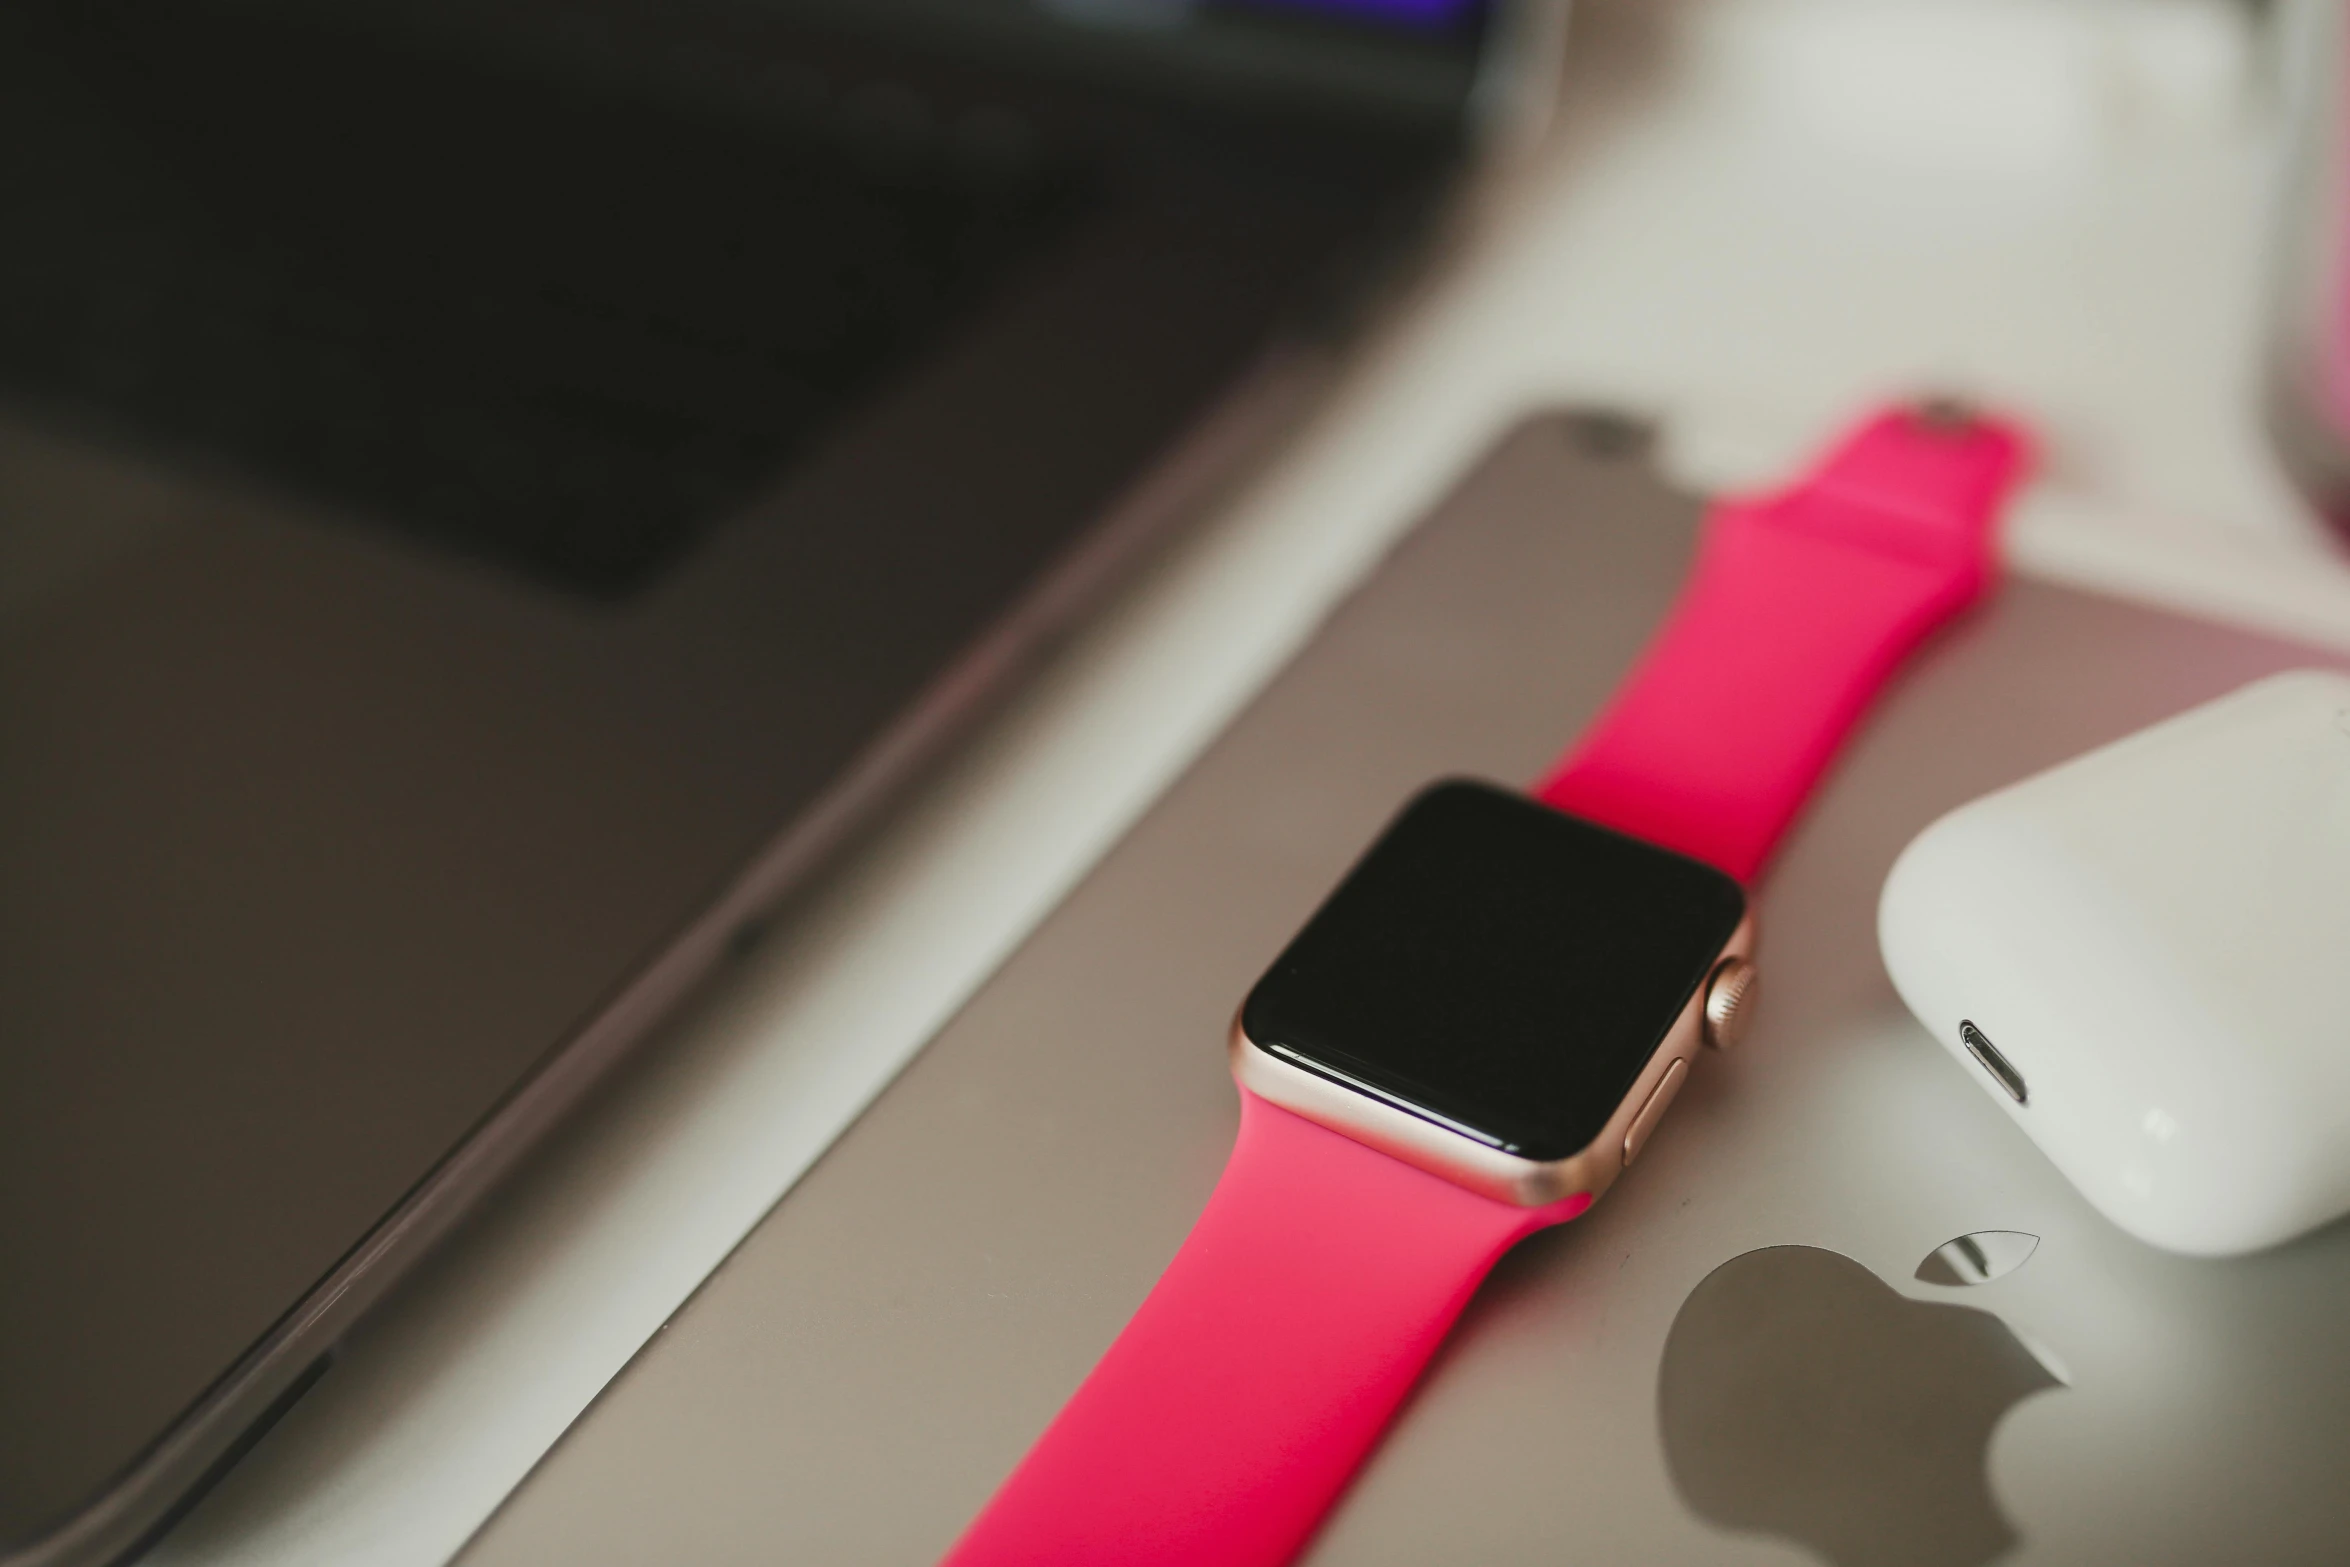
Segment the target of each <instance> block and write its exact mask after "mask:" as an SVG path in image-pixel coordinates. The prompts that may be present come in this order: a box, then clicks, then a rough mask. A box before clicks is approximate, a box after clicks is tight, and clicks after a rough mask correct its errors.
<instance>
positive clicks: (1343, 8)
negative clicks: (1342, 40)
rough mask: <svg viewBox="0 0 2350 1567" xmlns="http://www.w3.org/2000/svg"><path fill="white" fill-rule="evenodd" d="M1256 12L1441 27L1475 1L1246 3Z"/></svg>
mask: <svg viewBox="0 0 2350 1567" xmlns="http://www.w3.org/2000/svg"><path fill="white" fill-rule="evenodd" d="M1248 3H1249V5H1250V6H1251V7H1252V8H1253V9H1257V10H1281V11H1322V12H1330V13H1335V14H1337V15H1340V16H1359V17H1363V18H1365V19H1366V20H1372V21H1380V22H1395V23H1401V24H1403V25H1405V26H1407V27H1442V26H1444V25H1445V24H1447V23H1449V22H1455V21H1458V20H1460V18H1462V17H1463V16H1466V15H1467V14H1468V13H1469V12H1471V11H1473V10H1475V9H1476V7H1477V0H1248Z"/></svg>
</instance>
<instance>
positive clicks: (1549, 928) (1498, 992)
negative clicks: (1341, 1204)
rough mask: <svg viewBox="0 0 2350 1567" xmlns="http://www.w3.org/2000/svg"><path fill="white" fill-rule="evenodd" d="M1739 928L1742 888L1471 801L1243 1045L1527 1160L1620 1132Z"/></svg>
mask: <svg viewBox="0 0 2350 1567" xmlns="http://www.w3.org/2000/svg"><path fill="white" fill-rule="evenodd" d="M1745 912H1746V895H1745V893H1744V891H1743V890H1742V889H1741V888H1740V887H1739V885H1738V883H1737V882H1736V881H1735V880H1733V879H1732V878H1731V877H1729V876H1727V875H1725V874H1723V873H1722V872H1721V871H1718V870H1716V869H1714V868H1713V867H1712V866H1710V865H1705V864H1702V863H1700V862H1699V861H1696V860H1692V859H1689V858H1687V857H1686V856H1683V855H1679V854H1675V853H1673V852H1672V851H1670V850H1668V849H1660V848H1657V847H1656V846H1655V845H1653V844H1648V843H1643V842H1641V841H1640V840H1638V839H1636V838H1627V837H1625V836H1624V835H1623V834H1621V833H1616V832H1610V831H1608V830H1607V829H1606V828H1604V827H1597V826H1594V825H1592V824H1591V823H1589V822H1584V821H1580V820H1578V819H1576V818H1575V817H1572V816H1568V815H1565V814H1563V813H1561V812H1559V811H1555V810H1552V809H1550V808H1549V807H1548V806H1544V805H1538V804H1536V803H1535V802H1533V801H1531V800H1528V799H1524V798H1522V797H1520V796H1518V795H1515V794H1511V793H1508V792H1506V791H1504V790H1501V789H1496V788H1492V787H1490V786H1488V785H1485V784H1477V783H1441V784H1437V785H1435V786H1433V787H1431V788H1429V789H1428V790H1426V791H1425V792H1423V793H1422V794H1420V795H1419V796H1418V797H1417V798H1415V799H1414V800H1413V801H1412V802H1411V804H1410V805H1408V806H1406V807H1405V808H1404V811H1403V813H1402V814H1401V815H1400V816H1398V817H1397V818H1396V819H1395V821H1394V822H1393V824H1391V825H1390V826H1389V827H1388V829H1387V831H1386V833H1385V834H1384V835H1383V836H1381V838H1380V839H1379V841H1378V842H1377V843H1375V844H1373V845H1372V846H1371V849H1370V852H1368V853H1367V854H1365V855H1364V856H1363V857H1362V859H1361V860H1360V861H1358V862H1357V863H1356V865H1355V868H1354V869H1353V870H1352V871H1350V872H1348V873H1347V877H1346V880H1345V881H1343V882H1341V883H1340V884H1339V887H1338V890H1337V891H1336V892H1333V893H1332V894H1331V895H1330V897H1329V899H1328V901H1327V902H1325V903H1324V904H1323V905H1322V907H1321V908H1320V909H1319V910H1317V911H1316V912H1315V914H1314V917H1313V918H1312V919H1311V920H1309V921H1307V922H1306V927H1305V929H1303V930H1301V931H1299V932H1298V934H1297V937H1296V939H1295V940H1293V941H1291V942H1290V944H1289V948H1288V950H1287V951H1285V952H1283V953H1282V954H1281V956H1280V957H1279V958H1278V959H1277V960H1275V962H1274V964H1273V967H1272V969H1271V970H1270V971H1268V972H1267V973H1266V975H1265V977H1264V978H1263V979H1261V980H1259V981H1257V986H1256V989H1254V990H1252V991H1251V992H1249V997H1248V1001H1247V1003H1246V1005H1244V1006H1243V1007H1242V1009H1241V1019H1240V1020H1241V1029H1242V1031H1243V1032H1244V1033H1246V1034H1247V1036H1248V1038H1249V1040H1250V1041H1251V1042H1252V1043H1253V1044H1254V1045H1255V1046H1256V1047H1257V1048H1258V1049H1261V1050H1265V1051H1268V1052H1270V1053H1271V1054H1273V1055H1274V1056H1277V1057H1279V1058H1281V1059H1283V1060H1286V1061H1289V1062H1291V1063H1293V1064H1295V1065H1298V1066H1302V1067H1304V1068H1306V1069H1307V1070H1308V1071H1312V1072H1316V1073H1318V1074H1320V1075H1321V1076H1324V1077H1327V1078H1331V1079H1333V1080H1335V1081H1337V1082H1339V1083H1342V1084H1345V1085H1346V1086H1347V1087H1350V1088H1353V1089H1355V1090H1356V1091H1358V1092H1362V1093H1368V1094H1371V1095H1373V1096H1374V1097H1376V1098H1380V1099H1384V1100H1387V1101H1388V1102H1390V1103H1393V1104H1397V1105H1400V1106H1401V1107H1403V1108H1404V1109H1407V1110H1410V1111H1412V1112H1413V1113H1415V1114H1418V1115H1422V1116H1425V1117H1427V1118H1428V1119H1430V1120H1433V1121H1437V1122H1440V1123H1441V1124H1444V1125H1447V1126H1450V1127H1452V1128H1453V1129H1454V1130H1455V1131H1459V1132H1463V1133H1466V1134H1467V1135H1469V1136H1471V1137H1474V1138H1476V1139H1477V1140H1479V1141H1480V1142H1485V1143H1489V1144H1491V1145H1493V1146H1494V1147H1497V1148H1500V1149H1502V1150H1504V1151H1505V1152H1508V1153H1513V1154H1517V1155H1520V1156H1521V1157H1524V1158H1528V1159H1563V1158H1565V1157H1567V1156H1568V1155H1569V1154H1572V1153H1576V1152H1578V1151H1579V1150H1581V1149H1582V1148H1584V1147H1585V1146H1587V1145H1588V1144H1589V1143H1590V1142H1591V1141H1592V1139H1593V1138H1595V1137H1597V1136H1598V1135H1599V1133H1600V1131H1601V1129H1602V1128H1603V1127H1605V1126H1606V1124H1607V1119H1608V1117H1609V1116H1611V1115H1613V1114H1614V1113H1615V1109H1616V1106H1617V1105H1618V1104H1620V1103H1622V1101H1623V1098H1624V1095H1625V1093H1626V1092H1627V1091H1628V1090H1629V1089H1630V1088H1631V1086H1632V1083H1633V1081H1634V1080H1635V1079H1636V1078H1638V1077H1639V1075H1640V1072H1641V1069H1642V1068H1643V1067H1645V1066H1646V1065H1647V1064H1648V1061H1649V1058H1650V1056H1651V1055H1653V1054H1654V1053H1655V1051H1656V1048H1657V1046H1658V1045H1659V1044H1661V1043H1662V1042H1663V1040H1664V1037H1665V1035H1666V1033H1667V1032H1669V1031H1670V1030H1671V1028H1672V1026H1673V1023H1674V1021H1675V1019H1677V1018H1678V1017H1679V1016H1680V1013H1681V1009H1682V1007H1683V1006H1685V1005H1686V1004H1687V1003H1688V1000H1689V998H1690V996H1691V995H1692V994H1694V993H1695V991H1696V990H1697V987H1698V986H1699V985H1701V984H1703V983H1704V982H1705V978H1706V975H1707V973H1708V972H1709V971H1710V969H1711V967H1712V965H1713V962H1714V960H1715V958H1717V957H1718V956H1719V955H1720V953H1721V950H1722V947H1723V945H1724V944H1725V943H1726V942H1728V940H1729V939H1730V936H1731V933H1732V932H1733V931H1735V930H1736V929H1737V927H1738V921H1739V920H1740V919H1741V918H1742V917H1743V916H1744V915H1745Z"/></svg>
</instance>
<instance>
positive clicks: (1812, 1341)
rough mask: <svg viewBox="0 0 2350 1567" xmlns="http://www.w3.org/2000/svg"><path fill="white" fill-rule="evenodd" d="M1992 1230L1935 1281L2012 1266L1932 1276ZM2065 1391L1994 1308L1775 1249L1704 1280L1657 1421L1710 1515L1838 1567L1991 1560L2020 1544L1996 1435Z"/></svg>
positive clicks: (1693, 1297) (1672, 1354)
mask: <svg viewBox="0 0 2350 1567" xmlns="http://www.w3.org/2000/svg"><path fill="white" fill-rule="evenodd" d="M2001 1233H2004V1232H1996V1231H1994V1232H1988V1234H1989V1235H1997V1234H2001ZM1986 1238H1987V1237H1964V1236H1962V1237H1961V1238H1960V1240H1959V1241H1953V1242H1950V1243H1949V1244H1948V1245H1946V1246H1943V1247H1939V1248H1937V1249H1936V1250H1935V1252H1933V1253H1931V1254H1929V1255H1928V1257H1927V1259H1926V1262H1925V1263H1924V1264H1922V1265H1921V1266H1920V1270H1919V1273H1920V1277H1925V1278H1929V1279H1932V1280H1933V1281H1934V1282H1949V1283H1952V1284H1968V1283H1977V1282H1980V1281H1981V1280H1982V1279H1983V1278H1987V1277H1995V1276H1996V1273H1995V1272H1994V1271H1993V1270H1992V1269H1991V1268H1989V1267H1985V1268H1981V1269H1972V1270H1961V1271H1958V1272H1956V1273H1954V1274H1953V1276H1951V1277H1950V1278H1949V1279H1947V1280H1946V1281H1945V1280H1943V1279H1941V1278H1940V1277H1938V1276H1937V1275H1935V1274H1934V1273H1933V1272H1932V1270H1934V1269H1936V1268H1937V1267H1945V1268H1946V1267H1947V1266H1948V1264H1949V1258H1948V1256H1947V1255H1946V1254H1949V1253H1951V1251H1952V1248H1954V1247H1956V1248H1960V1250H1959V1253H1958V1255H1960V1256H1962V1257H1963V1256H1965V1255H1967V1253H1966V1251H1965V1248H1964V1247H1963V1246H1962V1244H1961V1243H1962V1242H1969V1241H1973V1242H1977V1243H1978V1244H1977V1245H1976V1252H1977V1253H1985V1252H1987V1250H1988V1248H1986V1247H1984V1246H1983V1245H1981V1244H1980V1242H1981V1241H1983V1240H1984V1239H1986ZM2018 1239H2020V1240H2027V1241H2028V1240H2030V1239H2031V1238H2030V1237H2028V1236H2026V1237H2018ZM2015 1249H2016V1248H2014V1247H2012V1246H2011V1247H2009V1248H2008V1249H2007V1251H2006V1253H2005V1254H2004V1255H2013V1253H2014V1251H2015ZM2021 1250H2022V1253H2023V1255H2024V1256H2028V1255H2029V1254H2030V1248H2029V1247H2028V1246H2025V1247H2023V1248H2021ZM2021 1261H2022V1257H2021V1256H2017V1257H2015V1258H2014V1262H2012V1263H2009V1264H2008V1265H2009V1266H2013V1265H2015V1264H2016V1263H2020V1262H2021ZM1999 1271H2004V1269H2001V1270H1999ZM2059 1386H2062V1383H2061V1382H2059V1381H2058V1379H2057V1378H2056V1377H2055V1376H2054V1375H2052V1374H2051V1373H2050V1372H2049V1370H2048V1369H2047V1367H2046V1366H2045V1365H2043V1364H2042V1363H2041V1361H2040V1359H2039V1358H2038V1357H2037V1356H2035V1355H2034V1354H2033V1353H2032V1351H2031V1350H2030V1349H2028V1348H2027V1347H2026V1346H2025V1344H2024V1342H2023V1341H2022V1340H2021V1339H2019V1338H2018V1337H2017V1336H2016V1335H2015V1333H2014V1332H2013V1331H2012V1330H2011V1329H2010V1328H2009V1327H2008V1326H2007V1324H2006V1323H2004V1322H2002V1321H2001V1320H2000V1319H1999V1318H1997V1317H1995V1316H1993V1315H1992V1314H1991V1313H1989V1312H1987V1311H1978V1310H1976V1309H1975V1308H1973V1307H1971V1306H1954V1305H1940V1304H1935V1303H1932V1302H1927V1301H1917V1300H1911V1299H1909V1298H1908V1297H1907V1296H1905V1295H1902V1294H1900V1293H1899V1292H1898V1291H1896V1290H1894V1289H1893V1288H1892V1287H1891V1286H1890V1285H1888V1284H1886V1283H1885V1282H1884V1281H1883V1280H1882V1279H1880V1278H1878V1277H1877V1276H1876V1275H1875V1274H1874V1273H1871V1272H1870V1271H1869V1270H1868V1269H1867V1268H1864V1267H1862V1266H1861V1265H1860V1264H1859V1263H1857V1262H1855V1261H1853V1260H1852V1259H1851V1258H1850V1257H1846V1256H1843V1255H1841V1254H1840V1253H1837V1252H1832V1251H1822V1250H1820V1249H1819V1248H1817V1247H1814V1246H1773V1247H1769V1248H1767V1249H1765V1250H1762V1251H1750V1252H1747V1253H1746V1254H1745V1255H1743V1256H1739V1257H1733V1258H1731V1259H1730V1260H1729V1261H1728V1262H1725V1263H1723V1264H1722V1265H1721V1266H1720V1267H1718V1268H1716V1269H1714V1271H1713V1272H1711V1273H1709V1274H1707V1275H1706V1277H1705V1278H1704V1280H1703V1281H1701V1282H1700V1283H1699V1284H1698V1286H1697V1288H1696V1289H1694V1290H1692V1291H1690V1293H1689V1298H1688V1300H1686V1301H1685V1302H1683V1303H1682V1306H1681V1312H1680V1315H1679V1316H1678V1317H1676V1318H1675V1319H1674V1321H1673V1329H1672V1332H1671V1334H1670V1335H1669V1336H1668V1337H1667V1338H1666V1340H1665V1354H1664V1363H1663V1365H1662V1366H1661V1367H1660V1368H1659V1370H1658V1373H1657V1414H1658V1423H1659V1428H1660V1431H1661V1434H1662V1436H1663V1439H1664V1450H1665V1465H1666V1468H1667V1469H1668V1470H1669V1471H1670V1472H1671V1474H1672V1478H1673V1484H1674V1486H1675V1488H1676V1489H1678V1490H1679V1492H1680V1493H1681V1497H1682V1499H1683V1500H1684V1501H1686V1502H1687V1503H1688V1504H1689V1506H1690V1507H1691V1509H1692V1510H1694V1511H1695V1512H1696V1513H1697V1514H1698V1516H1700V1517H1702V1518H1704V1519H1706V1520H1708V1521H1709V1522H1712V1523H1715V1524H1718V1525H1720V1526H1722V1527H1723V1528H1726V1529H1735V1530H1742V1531H1750V1532H1755V1533H1761V1534H1768V1535H1776V1536H1778V1537H1780V1538H1782V1539H1788V1540H1793V1541H1795V1542H1797V1543H1798V1544H1801V1545H1805V1546H1808V1547H1810V1548H1811V1549H1812V1550H1814V1551H1817V1552H1818V1553H1819V1554H1820V1555H1821V1556H1823V1557H1825V1558H1826V1559H1827V1560H1828V1561H1830V1562H1832V1563H1834V1564H1835V1567H1976V1564H1978V1563H1982V1562H1987V1561H1990V1560H1991V1559H1992V1558H1993V1557H1995V1556H1998V1555H2000V1554H2001V1553H2002V1552H2004V1551H2006V1550H2007V1549H2008V1548H2009V1547H2011V1546H2013V1545H2014V1544H2015V1543H2016V1533H2015V1530H2014V1529H2013V1528H2011V1527H2010V1526H2009V1524H2008V1522H2007V1520H2006V1518H2005V1517H2003V1516H2002V1515H2001V1514H2000V1511H1999V1507H1998V1504H1997V1503H1996V1502H1994V1501H1993V1500H1992V1497H1991V1486H1990V1481H1989V1478H1988V1476H1987V1474H1986V1472H1985V1458H1986V1455H1987V1453H1988V1450H1989V1448H1990V1443H1991V1432H1992V1429H1993V1428H1994V1427H1995V1426H1997V1425H1998V1424H1999V1420H2000V1417H2001V1416H2002V1415H2004V1414H2006V1413H2007V1411H2008V1410H2009V1409H2010V1408H2011V1407H2013V1406H2014V1405H2015V1404H2017V1403H2019V1402H2021V1401H2022V1400H2023V1399H2025V1398H2028V1397H2030V1396H2031V1395H2032V1394H2034V1393H2038V1392H2041V1391H2043V1390H2045V1389H2048V1388H2052V1387H2059Z"/></svg>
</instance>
